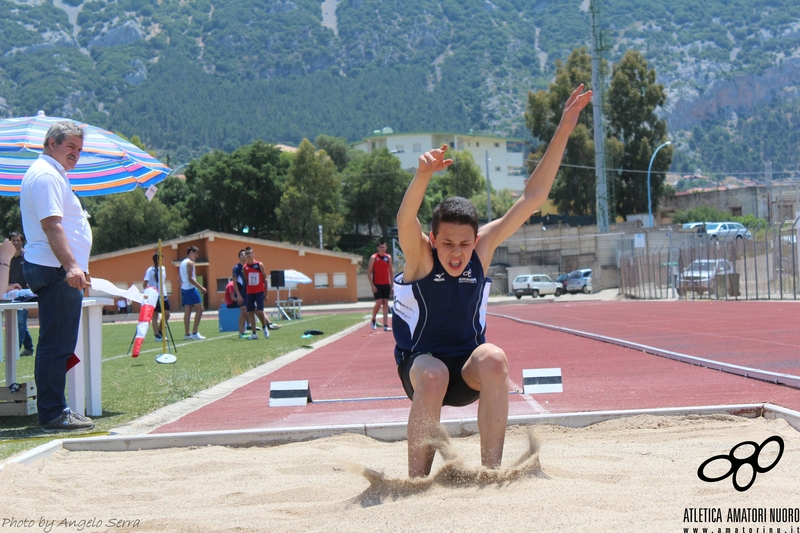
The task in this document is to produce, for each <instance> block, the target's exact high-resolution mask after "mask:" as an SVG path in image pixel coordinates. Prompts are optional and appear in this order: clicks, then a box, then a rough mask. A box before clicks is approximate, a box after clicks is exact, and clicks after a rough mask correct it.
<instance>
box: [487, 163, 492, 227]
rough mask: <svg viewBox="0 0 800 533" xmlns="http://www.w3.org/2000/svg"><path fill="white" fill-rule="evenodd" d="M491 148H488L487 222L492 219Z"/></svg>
mask: <svg viewBox="0 0 800 533" xmlns="http://www.w3.org/2000/svg"><path fill="white" fill-rule="evenodd" d="M489 161H491V160H490V159H489V150H486V222H487V224H488V223H489V222H491V221H492V182H490V181H489Z"/></svg>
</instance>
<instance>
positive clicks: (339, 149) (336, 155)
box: [314, 135, 348, 172]
mask: <svg viewBox="0 0 800 533" xmlns="http://www.w3.org/2000/svg"><path fill="white" fill-rule="evenodd" d="M314 144H316V145H317V148H319V149H320V150H325V153H326V154H328V157H330V158H331V159H332V160H333V164H334V165H336V170H338V171H339V172H341V171H343V170H344V169H345V167H346V166H347V163H348V151H347V139H345V138H344V137H331V136H330V135H318V136H317V138H316V139H315V140H314Z"/></svg>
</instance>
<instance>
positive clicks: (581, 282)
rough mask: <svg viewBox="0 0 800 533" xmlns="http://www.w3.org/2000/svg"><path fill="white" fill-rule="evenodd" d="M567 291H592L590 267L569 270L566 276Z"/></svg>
mask: <svg viewBox="0 0 800 533" xmlns="http://www.w3.org/2000/svg"><path fill="white" fill-rule="evenodd" d="M567 292H568V293H570V294H575V293H578V292H583V293H586V294H588V293H590V292H592V269H591V268H581V269H579V270H573V271H572V272H570V273H569V277H568V278H567Z"/></svg>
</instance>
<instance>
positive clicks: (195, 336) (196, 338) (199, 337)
mask: <svg viewBox="0 0 800 533" xmlns="http://www.w3.org/2000/svg"><path fill="white" fill-rule="evenodd" d="M189 338H191V339H192V340H193V341H204V340H206V338H205V337H203V336H202V335H200V334H199V333H192V334H191V335H189Z"/></svg>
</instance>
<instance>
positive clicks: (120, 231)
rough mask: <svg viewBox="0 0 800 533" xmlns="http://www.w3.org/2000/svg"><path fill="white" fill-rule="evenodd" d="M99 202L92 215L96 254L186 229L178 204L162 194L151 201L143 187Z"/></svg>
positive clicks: (172, 236) (139, 244) (178, 232)
mask: <svg viewBox="0 0 800 533" xmlns="http://www.w3.org/2000/svg"><path fill="white" fill-rule="evenodd" d="M98 205H99V206H98V208H97V210H96V211H95V212H94V213H92V217H91V218H90V219H89V221H90V222H92V236H93V243H92V253H93V254H102V253H107V252H114V251H117V250H122V249H124V248H132V247H134V246H141V245H144V244H150V243H154V242H157V241H158V239H162V240H166V239H173V238H175V237H179V236H180V235H183V233H184V231H185V229H186V221H185V220H184V219H183V218H182V217H181V213H180V211H179V210H178V208H176V207H168V206H166V205H164V204H163V203H162V202H161V201H160V200H159V199H158V198H153V200H152V201H148V200H147V197H146V196H145V195H144V191H143V190H142V189H139V188H137V189H136V190H134V191H131V192H127V193H122V194H115V195H112V196H109V197H108V198H107V199H105V200H104V201H103V202H102V203H100V204H98Z"/></svg>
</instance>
